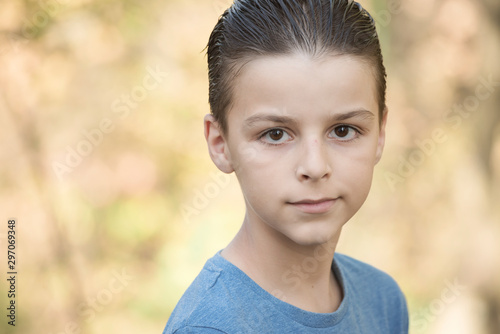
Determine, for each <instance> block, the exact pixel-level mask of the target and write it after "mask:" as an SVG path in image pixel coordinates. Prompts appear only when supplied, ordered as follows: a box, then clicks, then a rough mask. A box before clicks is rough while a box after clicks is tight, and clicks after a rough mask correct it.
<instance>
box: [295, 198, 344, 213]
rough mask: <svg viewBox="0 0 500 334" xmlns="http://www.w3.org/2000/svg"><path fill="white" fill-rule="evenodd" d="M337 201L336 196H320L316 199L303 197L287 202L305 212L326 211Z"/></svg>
mask: <svg viewBox="0 0 500 334" xmlns="http://www.w3.org/2000/svg"><path fill="white" fill-rule="evenodd" d="M336 201H337V199H336V198H322V199H318V200H314V199H304V200H301V201H296V202H289V203H288V204H290V205H292V206H294V207H295V208H297V209H299V210H300V211H303V212H305V213H326V212H328V211H329V210H330V209H331V208H332V206H333V205H334V204H335V202H336Z"/></svg>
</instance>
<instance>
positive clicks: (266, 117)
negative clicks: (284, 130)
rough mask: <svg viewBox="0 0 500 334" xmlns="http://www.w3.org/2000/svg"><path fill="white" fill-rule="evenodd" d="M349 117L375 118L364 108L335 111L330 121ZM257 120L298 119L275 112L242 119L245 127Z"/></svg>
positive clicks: (278, 121) (292, 121) (280, 120)
mask: <svg viewBox="0 0 500 334" xmlns="http://www.w3.org/2000/svg"><path fill="white" fill-rule="evenodd" d="M351 118H363V119H368V120H372V119H374V118H375V115H374V114H373V113H372V112H371V111H369V110H366V109H357V110H353V111H349V112H345V113H336V114H334V115H332V117H331V118H330V121H332V122H342V121H346V120H349V119H351ZM259 122H272V123H278V124H291V125H296V124H297V123H298V121H297V120H296V119H295V118H292V117H289V116H283V115H275V114H256V115H253V116H250V117H249V118H247V119H246V120H245V121H244V125H245V127H252V126H253V125H254V124H255V123H259Z"/></svg>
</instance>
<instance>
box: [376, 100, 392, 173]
mask: <svg viewBox="0 0 500 334" xmlns="http://www.w3.org/2000/svg"><path fill="white" fill-rule="evenodd" d="M388 113H389V110H388V109H387V107H385V109H384V112H383V114H382V122H381V123H380V131H379V134H378V143H377V153H376V156H375V164H377V163H378V162H379V161H380V158H382V152H383V151H384V145H385V126H386V124H387V114H388Z"/></svg>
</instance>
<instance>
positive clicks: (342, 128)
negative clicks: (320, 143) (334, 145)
mask: <svg viewBox="0 0 500 334" xmlns="http://www.w3.org/2000/svg"><path fill="white" fill-rule="evenodd" d="M359 135H360V132H359V131H358V130H356V129H355V128H353V127H352V126H349V125H339V126H337V127H335V128H334V129H333V130H332V131H331V132H330V134H329V137H331V138H334V139H337V140H339V141H345V142H347V141H350V140H351V139H355V138H357V137H358V136H359Z"/></svg>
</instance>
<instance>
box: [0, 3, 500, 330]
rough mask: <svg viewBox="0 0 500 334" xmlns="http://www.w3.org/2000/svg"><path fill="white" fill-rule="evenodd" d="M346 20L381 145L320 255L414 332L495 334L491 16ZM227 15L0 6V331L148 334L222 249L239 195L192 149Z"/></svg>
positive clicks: (237, 217) (210, 10)
mask: <svg viewBox="0 0 500 334" xmlns="http://www.w3.org/2000/svg"><path fill="white" fill-rule="evenodd" d="M361 3H362V5H363V6H365V7H366V8H368V9H369V10H371V12H372V13H373V16H374V18H375V20H376V22H377V25H378V29H379V34H380V38H381V41H382V44H383V51H384V55H385V61H386V66H387V69H388V75H389V77H388V104H389V108H390V116H389V117H390V119H389V124H388V142H387V145H386V150H385V155H384V157H383V159H382V161H381V162H380V164H379V165H378V167H377V171H376V174H375V178H374V183H373V187H372V193H371V194H370V196H369V198H368V200H367V202H366V204H365V206H364V207H363V208H362V210H361V211H360V212H359V213H358V214H357V215H356V216H355V217H354V218H353V219H352V221H351V222H349V224H348V225H347V226H346V227H345V229H344V233H343V236H342V238H341V244H340V245H339V248H338V251H340V252H343V253H346V254H348V255H351V256H353V257H356V258H359V259H361V260H363V261H366V262H368V263H370V264H373V265H375V266H377V267H379V268H381V269H383V270H385V271H387V272H389V273H390V274H391V275H392V276H393V277H394V278H395V279H396V280H397V281H398V282H399V283H400V285H401V288H402V289H403V291H404V292H405V294H406V296H407V298H408V303H409V308H410V316H411V333H412V334H417V333H429V334H430V333H454V334H462V333H464V334H465V333H467V334H470V333H473V334H498V333H500V224H499V223H500V113H499V110H498V107H499V106H500V94H499V90H500V2H498V1H497V0H405V1H398V0H394V1H379V0H372V1H369V0H365V1H361ZM228 5H229V1H223V0H220V1H218V0H215V1H208V0H197V1H194V0H183V1H180V0H179V1H175V0H161V1H159V0H150V1H139V0H100V1H97V0H74V1H69V0H46V1H45V0H40V1H28V0H2V1H1V2H0V89H1V90H0V124H1V131H0V140H1V143H2V144H1V150H0V158H1V164H0V187H1V188H0V212H1V213H2V217H1V219H2V222H1V224H0V226H1V227H0V242H1V245H0V248H1V251H0V254H3V255H2V256H1V257H0V261H1V268H2V279H1V280H0V281H1V283H0V288H1V293H0V304H1V305H2V306H1V309H2V310H4V311H2V312H1V319H2V320H1V323H0V332H2V333H10V332H15V333H23V334H30V333H37V334H38V333H47V334H61V333H124V334H126V333H161V331H162V330H163V327H164V326H165V323H166V321H167V320H168V317H169V315H170V312H171V311H172V310H173V308H174V306H175V304H176V302H177V301H178V299H179V298H180V297H181V295H182V293H183V292H184V290H185V289H186V288H187V286H188V285H189V284H190V283H191V281H192V280H193V278H194V277H195V276H196V275H197V273H198V272H199V271H200V269H201V267H202V266H203V264H204V262H205V261H206V260H207V259H208V258H209V257H211V256H212V255H213V254H214V253H215V252H217V251H218V250H220V249H221V248H223V247H224V246H225V245H226V244H227V243H228V242H229V240H230V239H231V237H232V236H233V235H234V234H235V233H236V231H237V230H238V228H239V224H240V222H241V219H242V216H243V210H244V206H243V200H242V197H241V195H240V192H239V188H238V184H237V181H236V179H235V178H234V176H233V175H231V176H227V175H224V174H222V173H220V172H218V171H217V170H216V168H215V167H214V166H213V164H212V163H211V161H210V159H209V156H208V154H207V150H206V146H205V141H204V138H203V133H202V118H203V115H204V114H205V113H207V112H208V111H209V106H208V102H207V100H208V96H207V91H208V87H207V86H208V83H207V81H208V80H207V71H206V58H205V56H204V52H203V51H202V50H203V48H204V47H205V45H206V42H207V41H208V37H209V34H210V31H211V29H212V28H213V26H214V25H215V23H216V20H217V18H218V16H219V15H220V14H221V13H222V12H223V10H224V9H225V8H226V7H227V6H228ZM10 218H15V219H16V220H17V238H18V239H17V240H18V244H17V252H16V256H17V270H18V272H19V275H18V282H17V292H18V294H17V297H16V305H17V320H16V327H15V329H13V328H12V326H8V325H7V320H8V319H7V318H6V316H5V315H6V314H7V311H6V307H7V303H8V302H9V300H8V299H7V293H6V291H7V282H6V279H5V277H6V268H7V258H6V253H7V252H6V249H7V243H6V241H7V220H8V219H10Z"/></svg>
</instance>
